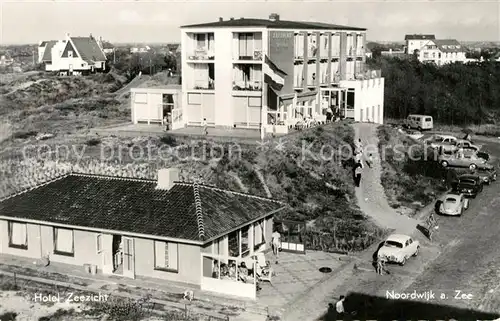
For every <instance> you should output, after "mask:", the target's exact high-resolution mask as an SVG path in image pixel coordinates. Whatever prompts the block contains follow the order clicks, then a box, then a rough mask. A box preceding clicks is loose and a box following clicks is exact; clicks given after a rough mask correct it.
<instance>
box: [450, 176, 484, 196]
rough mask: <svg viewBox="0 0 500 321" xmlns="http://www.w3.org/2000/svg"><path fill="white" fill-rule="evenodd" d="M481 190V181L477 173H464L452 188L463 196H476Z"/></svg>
mask: <svg viewBox="0 0 500 321" xmlns="http://www.w3.org/2000/svg"><path fill="white" fill-rule="evenodd" d="M482 191H483V181H482V180H481V178H480V177H479V176H478V175H474V174H466V175H461V176H460V177H459V178H458V183H457V186H456V187H455V189H454V192H456V193H462V194H464V195H465V196H468V197H472V198H476V196H477V194H479V193H481V192H482Z"/></svg>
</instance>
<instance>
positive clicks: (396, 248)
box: [377, 234, 420, 265]
mask: <svg viewBox="0 0 500 321" xmlns="http://www.w3.org/2000/svg"><path fill="white" fill-rule="evenodd" d="M419 250H420V243H419V242H418V241H416V240H413V239H412V238H411V237H409V236H408V235H403V234H392V235H390V236H389V237H388V238H387V240H386V241H385V242H384V244H383V246H382V247H381V248H380V249H379V250H378V253H377V256H378V258H379V259H385V260H386V261H387V262H394V263H399V264H401V265H404V264H405V263H406V260H408V259H409V258H410V257H411V256H417V254H418V251H419Z"/></svg>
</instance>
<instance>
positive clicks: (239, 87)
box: [233, 80, 262, 92]
mask: <svg viewBox="0 0 500 321" xmlns="http://www.w3.org/2000/svg"><path fill="white" fill-rule="evenodd" d="M233 91H253V92H261V91H262V82H260V81H244V80H241V81H233Z"/></svg>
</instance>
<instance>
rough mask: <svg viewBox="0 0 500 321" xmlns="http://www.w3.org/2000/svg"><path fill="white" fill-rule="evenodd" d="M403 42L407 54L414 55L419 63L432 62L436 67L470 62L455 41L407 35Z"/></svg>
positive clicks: (461, 47)
mask: <svg viewBox="0 0 500 321" xmlns="http://www.w3.org/2000/svg"><path fill="white" fill-rule="evenodd" d="M405 40H406V45H407V48H408V49H407V53H408V54H410V55H412V54H414V53H416V54H417V57H418V60H419V61H420V62H425V63H428V62H432V63H435V64H436V65H438V66H442V65H445V64H448V63H454V62H461V63H467V62H470V59H467V58H466V57H465V48H464V47H463V46H462V45H461V44H460V42H458V41H457V40H455V39H435V37H434V35H407V36H406V37H405Z"/></svg>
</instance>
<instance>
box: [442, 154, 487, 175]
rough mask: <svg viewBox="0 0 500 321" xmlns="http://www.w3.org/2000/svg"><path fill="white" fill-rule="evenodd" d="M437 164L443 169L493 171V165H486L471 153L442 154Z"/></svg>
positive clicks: (484, 161) (481, 159)
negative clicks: (464, 168) (463, 168)
mask: <svg viewBox="0 0 500 321" xmlns="http://www.w3.org/2000/svg"><path fill="white" fill-rule="evenodd" d="M438 161H439V163H440V164H441V165H442V166H443V167H448V166H456V167H468V168H469V169H471V170H475V169H476V168H479V169H487V170H491V169H493V165H491V164H488V162H487V161H486V160H485V159H483V158H481V157H478V156H477V154H476V153H473V152H460V151H459V152H455V153H451V154H448V153H442V154H441V155H439V157H438Z"/></svg>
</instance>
